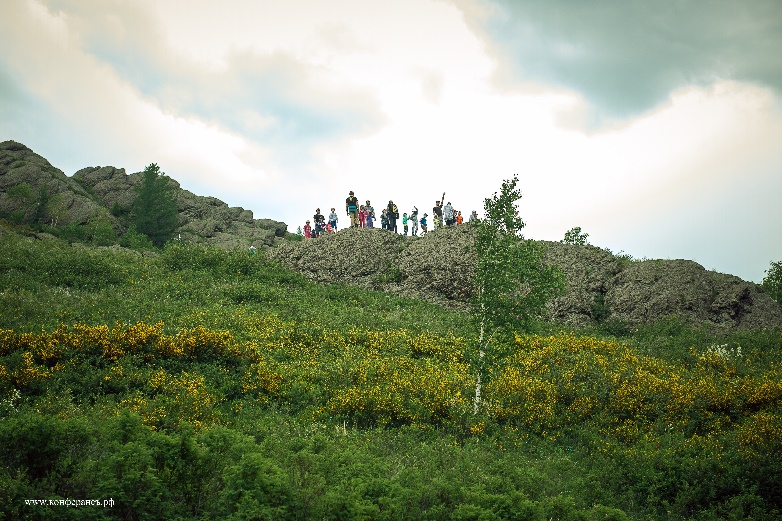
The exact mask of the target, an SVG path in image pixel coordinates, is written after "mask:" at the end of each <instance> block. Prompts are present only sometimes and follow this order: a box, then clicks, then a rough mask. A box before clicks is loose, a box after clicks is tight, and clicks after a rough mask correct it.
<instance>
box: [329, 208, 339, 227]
mask: <svg viewBox="0 0 782 521" xmlns="http://www.w3.org/2000/svg"><path fill="white" fill-rule="evenodd" d="M338 220H339V217H338V216H337V210H336V208H332V209H331V213H329V224H330V225H331V229H332V230H334V231H335V232H336V231H337V221H338Z"/></svg>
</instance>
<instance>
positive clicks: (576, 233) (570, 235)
mask: <svg viewBox="0 0 782 521" xmlns="http://www.w3.org/2000/svg"><path fill="white" fill-rule="evenodd" d="M588 237H589V234H588V233H582V232H581V227H580V226H576V227H575V228H571V229H570V230H568V231H566V232H565V238H564V239H562V244H578V245H581V246H584V245H586V244H589V240H588Z"/></svg>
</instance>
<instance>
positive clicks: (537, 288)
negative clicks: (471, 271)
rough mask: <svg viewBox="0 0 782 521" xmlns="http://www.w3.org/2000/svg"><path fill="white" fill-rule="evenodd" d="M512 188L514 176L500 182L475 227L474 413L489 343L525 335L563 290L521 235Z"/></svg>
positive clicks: (539, 250)
mask: <svg viewBox="0 0 782 521" xmlns="http://www.w3.org/2000/svg"><path fill="white" fill-rule="evenodd" d="M517 184H518V177H516V176H514V177H513V179H511V180H505V181H503V183H502V190H501V191H500V193H499V194H497V193H496V192H495V193H494V195H493V196H492V197H491V198H487V199H485V200H484V218H483V219H482V220H481V221H480V222H478V223H477V224H475V226H476V232H475V243H474V247H475V256H476V265H475V276H474V277H475V278H474V280H473V282H474V284H473V286H474V288H475V290H474V294H473V297H472V301H471V311H472V317H473V320H474V323H475V327H476V330H477V331H476V332H477V349H476V355H477V357H476V361H475V363H476V375H477V376H476V385H475V400H474V409H475V412H476V413H477V412H478V407H479V405H480V401H481V385H482V383H483V382H484V380H485V374H486V368H487V365H488V364H491V363H493V362H494V361H496V359H497V357H498V353H493V352H491V350H489V347H490V345H491V343H492V339H494V337H495V336H496V335H497V334H498V333H499V334H503V333H510V332H515V331H529V330H530V328H531V325H532V321H533V320H534V318H535V317H536V316H537V315H538V314H540V313H541V312H542V311H543V309H544V308H545V305H546V302H547V301H548V300H549V299H550V298H552V297H554V296H556V295H558V294H559V293H560V291H561V289H562V287H563V278H562V274H561V272H560V271H559V269H557V268H556V267H552V266H546V265H544V264H543V254H544V250H543V247H542V246H541V245H539V244H538V243H536V242H535V241H533V240H529V239H524V236H523V235H522V233H521V230H522V229H523V228H524V226H525V224H524V221H523V220H522V219H521V217H519V211H518V208H517V204H516V202H517V201H518V200H519V199H521V191H520V190H519V189H518V188H516V185H517Z"/></svg>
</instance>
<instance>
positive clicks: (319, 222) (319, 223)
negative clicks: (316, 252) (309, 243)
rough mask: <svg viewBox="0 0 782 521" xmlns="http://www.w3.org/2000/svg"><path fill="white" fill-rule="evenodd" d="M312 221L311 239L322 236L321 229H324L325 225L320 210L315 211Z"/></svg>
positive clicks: (324, 219)
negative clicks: (313, 227)
mask: <svg viewBox="0 0 782 521" xmlns="http://www.w3.org/2000/svg"><path fill="white" fill-rule="evenodd" d="M312 220H314V221H315V229H314V230H313V231H314V235H313V237H320V236H321V235H322V234H323V229H324V228H325V224H326V218H325V217H323V214H322V213H320V208H318V209H317V210H315V215H313V216H312Z"/></svg>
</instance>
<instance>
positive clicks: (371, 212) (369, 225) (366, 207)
mask: <svg viewBox="0 0 782 521" xmlns="http://www.w3.org/2000/svg"><path fill="white" fill-rule="evenodd" d="M364 210H365V211H366V212H367V228H374V225H373V223H374V222H375V219H377V216H376V215H375V207H374V206H372V205H371V204H370V203H369V201H367V204H365V205H364ZM370 216H371V217H372V218H371V219H370V218H369V217H370Z"/></svg>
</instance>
